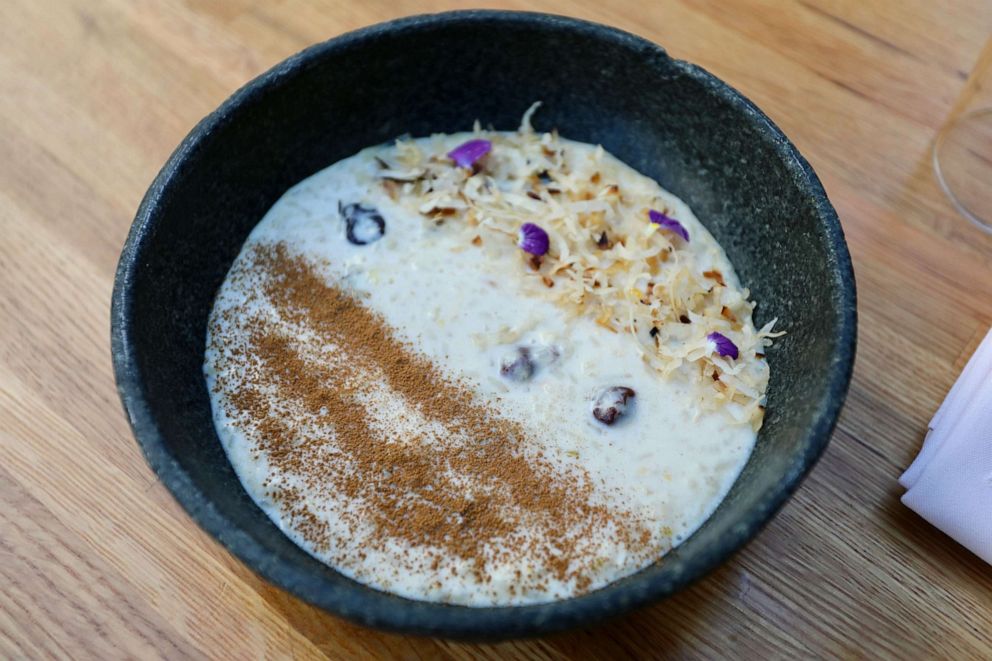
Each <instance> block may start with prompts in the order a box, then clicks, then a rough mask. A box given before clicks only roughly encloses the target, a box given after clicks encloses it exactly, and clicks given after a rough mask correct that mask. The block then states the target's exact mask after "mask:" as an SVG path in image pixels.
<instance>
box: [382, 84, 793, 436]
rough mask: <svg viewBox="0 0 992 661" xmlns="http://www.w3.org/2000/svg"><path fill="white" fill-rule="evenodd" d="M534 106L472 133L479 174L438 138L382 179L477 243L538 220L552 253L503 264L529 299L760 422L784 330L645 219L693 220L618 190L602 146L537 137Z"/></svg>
mask: <svg viewBox="0 0 992 661" xmlns="http://www.w3.org/2000/svg"><path fill="white" fill-rule="evenodd" d="M539 106H540V102H538V103H535V104H533V105H532V106H531V107H530V108H529V109H528V110H527V112H526V113H525V114H524V116H523V118H522V120H521V123H520V128H519V129H518V130H517V131H516V132H515V133H501V132H496V131H484V130H482V129H481V127H480V125H479V123H478V122H476V123H475V126H474V131H473V133H474V135H475V136H478V137H480V138H485V139H486V140H489V141H490V142H491V143H492V150H491V152H490V153H489V155H488V157H487V158H486V161H485V165H484V167H483V168H481V169H479V168H478V167H477V168H476V170H472V169H468V168H464V167H458V166H457V165H455V164H454V163H453V162H452V161H451V159H450V158H448V157H447V156H446V148H445V143H444V142H443V138H444V136H436V140H434V141H432V142H431V143H429V144H431V145H432V150H431V153H423V152H422V151H421V149H420V148H419V147H418V145H417V144H416V143H415V142H413V141H412V140H409V139H400V140H398V141H397V142H396V145H395V148H394V150H393V152H392V155H391V156H390V160H391V161H392V162H385V161H383V162H382V163H380V165H381V166H382V169H381V170H380V171H379V176H380V178H382V179H383V180H384V184H386V183H388V184H390V186H391V187H392V188H391V189H390V190H395V187H396V186H399V189H398V190H399V192H398V198H395V197H394V199H397V202H398V203H399V204H402V205H404V206H406V207H407V208H410V209H414V210H416V211H418V212H419V213H421V214H422V215H424V216H425V217H426V218H427V219H429V220H433V221H434V222H435V223H438V224H440V223H442V222H443V223H450V224H452V225H455V226H459V227H462V228H464V229H465V231H466V232H467V233H468V234H469V238H470V239H472V240H473V241H474V239H475V238H477V237H480V235H481V236H487V235H489V234H491V235H495V236H499V235H502V236H504V237H509V238H510V240H514V241H515V240H516V237H517V235H518V232H519V230H520V227H521V226H522V225H523V224H524V223H535V224H537V225H539V226H540V227H541V228H543V229H544V230H545V231H546V232H547V234H548V238H549V241H550V248H549V250H548V252H547V254H546V255H544V256H543V257H540V258H536V257H533V256H531V255H528V254H526V253H525V252H524V251H518V261H517V263H515V264H508V265H507V268H517V269H520V270H521V271H522V272H524V273H525V274H526V275H527V280H528V282H529V283H530V284H531V285H533V287H532V290H531V292H530V293H532V294H533V295H537V296H544V297H548V298H550V299H552V300H553V301H554V302H555V303H557V304H558V305H560V306H561V307H562V308H564V309H566V310H567V311H569V312H570V313H572V314H574V315H575V316H585V317H588V318H590V319H593V320H594V321H595V322H596V323H597V324H599V325H601V326H603V327H605V328H607V329H609V330H611V331H613V332H623V333H628V334H629V335H630V336H631V337H632V339H633V340H634V341H635V342H637V343H638V347H639V349H640V351H641V354H642V355H643V357H644V360H645V361H646V362H647V363H648V364H649V365H650V366H651V367H652V368H654V369H655V370H657V372H658V373H659V374H660V375H661V376H663V377H671V376H672V375H674V374H676V373H677V374H681V375H683V376H685V377H687V378H688V380H689V381H690V382H691V383H694V384H696V386H697V387H698V397H697V398H696V400H697V401H698V404H699V406H700V409H701V410H707V409H716V408H722V409H724V410H725V411H726V412H727V413H728V414H729V415H730V417H731V418H732V419H733V420H734V421H735V422H738V423H742V424H745V423H749V424H751V425H752V426H753V427H754V428H755V429H757V428H758V427H760V425H761V421H762V418H763V415H764V406H763V404H764V397H765V390H766V387H767V384H768V365H767V363H766V362H765V360H764V353H765V349H766V348H767V347H769V346H770V345H771V343H772V338H775V337H778V336H780V335H782V334H783V333H782V332H773V330H772V329H773V327H774V325H775V323H776V320H772V321H771V322H769V323H767V324H765V326H763V327H762V328H761V329H760V330H757V331H756V330H755V329H754V326H753V324H752V322H751V314H752V311H753V309H754V303H753V302H751V301H750V300H749V299H750V292H749V291H748V290H747V289H742V288H739V287H738V286H737V285H736V282H732V281H731V279H730V278H728V275H729V274H722V273H720V272H719V271H715V270H713V268H712V264H710V262H709V261H708V260H707V259H706V258H707V255H706V253H705V252H700V251H699V249H698V248H697V246H695V244H692V245H690V244H688V243H687V242H685V241H683V240H681V239H678V238H676V237H677V235H675V234H674V233H672V232H664V231H658V230H659V229H660V226H659V225H658V224H657V223H652V222H650V219H649V212H650V210H651V209H656V210H657V211H659V212H660V213H662V214H664V215H665V216H669V217H672V218H677V220H678V221H679V222H682V223H685V222H686V221H687V219H683V218H678V213H677V212H676V211H675V210H674V209H673V208H672V205H671V198H668V197H664V196H662V195H658V189H657V187H656V185H655V184H654V182H652V181H651V180H649V179H647V178H646V177H636V178H635V179H634V180H633V181H631V180H630V177H625V182H624V187H623V188H622V189H621V187H620V186H619V185H618V183H617V182H614V181H610V180H609V174H608V172H607V171H606V170H608V168H606V167H605V164H603V163H601V162H602V161H603V160H604V159H603V157H604V155H605V152H604V151H603V149H602V147H597V149H596V150H595V151H594V152H591V154H582V155H576V154H572V153H569V151H568V149H567V148H566V147H565V146H563V144H562V143H561V142H560V141H559V138H558V134H557V132H556V131H552V132H550V133H537V132H535V131H534V129H533V128H532V126H531V118H532V116H533V114H534V112H536V110H537V109H538V107H539ZM435 143H436V149H435V148H433V147H434V145H435ZM696 231H699V230H696ZM480 243H481V241H478V242H476V245H479V244H480ZM686 322H688V323H686ZM713 332H718V333H720V334H722V335H724V336H726V337H727V338H729V339H730V340H731V341H732V342H733V343H734V344H735V345H736V346H737V347H738V349H739V357H738V358H737V359H736V360H729V359H728V358H725V357H721V356H720V355H718V353H716V352H715V351H714V350H713V344H712V342H710V341H709V340H708V339H707V335H708V334H710V333H713Z"/></svg>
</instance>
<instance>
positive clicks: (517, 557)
mask: <svg viewBox="0 0 992 661" xmlns="http://www.w3.org/2000/svg"><path fill="white" fill-rule="evenodd" d="M535 108H536V105H535V107H534V108H532V109H531V110H530V111H528V113H527V115H525V116H524V120H523V123H522V125H521V127H520V129H519V130H518V131H516V132H496V131H483V130H481V129H480V128H479V126H478V124H477V125H476V127H475V129H474V131H472V132H470V133H463V134H454V135H435V136H431V137H428V138H420V139H400V140H398V141H396V142H395V143H393V144H389V145H383V146H376V147H371V148H369V149H366V150H364V151H361V152H359V153H358V154H355V155H354V156H351V157H350V158H346V159H344V160H342V161H339V162H338V163H335V164H334V165H332V166H330V167H328V168H326V169H325V170H322V171H320V172H318V173H316V174H315V175H313V176H311V177H309V178H308V179H306V180H304V181H302V182H300V183H299V184H297V185H296V186H294V187H293V188H292V189H290V190H289V191H288V192H287V193H286V194H285V195H284V196H283V197H282V198H281V199H280V200H279V201H278V202H277V203H276V204H275V205H274V206H273V207H272V209H271V210H270V211H269V212H268V213H267V214H266V216H265V217H264V218H263V219H262V221H261V222H260V223H259V224H258V225H257V227H256V228H255V229H254V231H253V232H252V233H251V235H250V237H249V238H248V240H247V241H246V243H245V245H244V247H243V249H242V251H241V254H240V255H239V256H238V257H237V259H236V260H235V262H234V264H233V266H232V267H231V270H230V272H229V274H228V276H227V278H226V280H225V281H224V283H223V285H222V287H221V289H220V291H219V293H218V295H217V299H216V302H215V304H214V308H213V311H212V313H211V316H210V321H209V327H208V335H207V349H206V355H205V361H204V373H205V375H206V380H207V385H208V388H209V392H210V397H211V403H212V407H213V415H214V421H215V425H216V428H217V432H218V435H219V437H220V440H221V442H222V444H223V446H224V450H225V452H226V453H227V456H228V457H229V458H230V461H231V464H232V466H233V467H234V470H235V471H236V473H237V474H238V476H239V478H240V479H241V482H242V484H243V485H244V487H245V489H246V490H247V492H248V494H249V495H250V496H251V497H252V498H253V499H254V500H255V502H256V503H257V504H258V506H259V507H261V508H262V510H263V511H265V513H266V514H267V515H268V516H269V517H270V518H271V519H272V520H273V521H274V522H275V523H276V524H277V525H278V526H279V527H280V529H281V530H282V531H283V532H284V533H285V534H286V535H287V536H288V537H289V538H290V539H292V540H293V541H294V542H295V543H296V544H298V545H299V546H300V547H301V548H303V549H304V550H306V551H307V552H309V553H310V554H312V555H313V556H315V557H316V558H318V559H320V560H322V561H323V562H326V563H327V564H329V565H330V566H332V567H333V568H335V569H336V570H338V571H340V572H342V573H343V574H345V575H347V576H350V577H352V578H354V579H355V580H357V581H360V582H362V583H365V584H367V585H369V586H371V587H374V588H377V589H380V590H385V591H389V592H392V593H395V594H398V595H401V596H404V597H408V598H411V599H419V600H428V601H436V602H444V603H450V604H460V605H467V606H509V605H521V604H533V603H541V602H547V601H552V600H557V599H563V598H568V597H572V596H577V595H580V594H583V593H586V592H588V591H590V590H595V589H597V588H600V587H603V586H605V585H607V584H609V583H610V582H613V581H615V580H617V579H619V578H622V577H624V576H627V575H629V574H632V573H634V572H636V571H638V570H639V569H642V568H643V567H645V566H647V565H648V564H650V563H652V562H655V561H658V560H659V558H661V557H662V556H663V555H664V554H665V553H666V552H667V551H668V550H670V549H671V548H673V547H674V546H676V545H678V544H679V543H680V542H682V541H683V540H684V539H686V538H687V537H688V536H689V535H691V534H692V532H693V531H694V530H695V529H696V528H698V527H699V526H700V525H701V524H702V523H703V522H704V521H705V520H706V518H707V517H708V516H709V515H710V514H711V513H712V511H713V510H714V509H715V507H716V506H717V505H718V504H719V502H720V501H721V500H722V498H723V497H724V496H725V494H726V493H727V491H728V489H729V488H730V486H731V484H732V483H733V482H734V480H735V479H736V478H737V476H738V474H739V473H740V470H741V469H742V467H743V466H744V464H745V462H746V461H747V459H748V456H749V455H750V453H751V450H752V448H753V446H754V443H755V439H756V434H757V429H758V428H759V427H760V424H761V420H762V416H763V413H764V408H763V406H762V404H763V401H764V393H765V387H766V384H767V382H768V367H767V364H766V362H765V361H764V351H765V348H766V347H767V346H768V345H770V343H771V340H770V338H771V337H774V335H775V333H773V332H772V324H768V325H767V326H766V327H764V328H762V329H756V328H755V327H754V325H753V323H752V319H751V312H752V309H753V303H752V302H750V301H749V294H748V292H747V290H746V289H742V288H741V286H740V284H739V282H738V279H737V276H736V274H735V273H734V269H733V267H732V266H731V264H730V262H729V261H728V259H727V256H726V255H725V254H724V252H723V250H722V249H721V248H720V246H719V245H718V244H717V242H716V241H715V240H714V239H713V237H712V236H711V235H710V234H709V233H708V232H707V231H706V229H705V228H704V227H703V226H702V225H701V224H700V223H699V222H698V221H697V219H696V218H695V216H694V215H693V214H692V211H691V210H690V209H689V208H688V207H687V206H686V205H685V204H683V203H682V202H681V201H680V200H679V199H677V198H676V197H674V196H673V195H671V194H670V193H668V192H666V191H665V190H663V189H662V188H661V187H660V186H659V185H658V184H657V183H655V182H654V181H652V180H650V179H648V178H646V177H644V176H643V175H641V174H639V173H637V172H636V171H634V170H633V169H631V168H630V167H628V166H626V165H625V164H623V163H622V162H620V161H619V160H617V159H616V158H614V157H613V156H611V155H610V154H608V153H606V152H605V151H604V150H603V149H602V148H601V147H597V146H594V145H588V144H583V143H578V142H573V141H570V140H566V139H564V138H562V137H559V136H558V135H557V134H556V133H543V134H542V133H538V132H536V131H534V130H533V129H532V128H531V125H530V114H531V113H532V112H533V111H534V109H535ZM773 323H774V322H773Z"/></svg>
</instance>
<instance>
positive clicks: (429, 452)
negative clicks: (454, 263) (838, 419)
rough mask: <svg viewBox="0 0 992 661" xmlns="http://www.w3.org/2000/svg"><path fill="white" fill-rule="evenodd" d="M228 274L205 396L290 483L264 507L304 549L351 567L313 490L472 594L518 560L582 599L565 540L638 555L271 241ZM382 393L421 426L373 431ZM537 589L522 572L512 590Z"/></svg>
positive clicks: (602, 515) (539, 460)
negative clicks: (428, 557)
mask: <svg viewBox="0 0 992 661" xmlns="http://www.w3.org/2000/svg"><path fill="white" fill-rule="evenodd" d="M241 261H242V260H239V263H241ZM238 268H241V269H242V271H241V272H238V271H237V269H238ZM229 277H231V278H242V279H244V281H245V284H246V285H247V286H246V287H245V289H246V291H249V292H250V293H249V297H248V300H247V301H246V303H245V304H243V305H242V306H237V307H235V308H229V309H228V310H226V311H225V314H224V316H223V317H222V320H223V322H224V323H220V321H218V322H215V323H214V324H213V325H212V327H211V337H212V339H213V342H215V343H216V344H217V345H218V347H220V348H223V349H224V350H225V353H224V356H225V357H224V358H223V359H222V361H221V364H220V365H219V370H218V372H219V375H218V380H217V387H218V388H219V389H220V390H221V391H222V392H224V393H226V394H227V395H228V397H227V401H228V405H229V409H230V410H229V413H230V414H231V415H232V417H233V418H235V419H237V420H239V421H240V424H241V425H242V427H243V428H244V429H245V430H246V433H248V434H249V436H250V438H252V439H253V440H254V441H255V443H256V444H257V447H258V450H259V451H260V452H263V453H264V454H265V455H266V456H267V458H268V460H269V462H270V465H271V466H272V468H273V471H274V472H275V473H280V474H286V475H292V476H293V477H294V478H295V481H290V482H286V481H281V482H280V484H278V485H273V486H271V488H270V490H269V495H270V497H272V498H274V499H275V500H277V501H278V502H279V503H280V506H281V508H282V510H283V511H284V512H285V513H287V514H288V516H289V517H290V518H291V519H292V525H293V527H294V528H295V529H296V530H298V531H299V532H300V533H301V534H302V535H303V536H304V537H305V539H306V540H307V541H308V542H309V543H310V544H312V545H313V546H314V547H315V548H316V549H317V550H318V552H324V551H328V552H330V553H331V554H332V558H333V560H334V561H335V562H337V563H345V564H348V563H351V564H354V563H355V560H356V559H355V558H351V557H348V556H347V554H346V553H344V552H341V551H339V549H340V547H341V545H340V544H339V543H338V542H339V541H340V540H336V539H334V537H333V534H332V533H331V531H330V529H329V527H328V526H327V525H326V522H325V521H324V520H323V519H322V518H321V517H319V516H317V515H316V514H315V513H314V512H313V511H311V509H310V504H309V503H312V502H314V501H313V499H309V498H307V496H308V495H312V494H314V493H316V494H318V495H319V496H320V497H326V498H329V499H335V498H337V499H341V498H343V499H344V500H345V501H347V502H349V503H351V504H354V505H358V507H357V509H356V508H350V509H349V508H344V509H342V510H341V511H340V512H338V513H337V514H338V516H340V517H343V518H344V519H345V520H346V521H347V522H348V523H349V525H351V526H353V528H355V529H358V528H359V527H360V526H371V527H372V529H373V531H374V532H373V534H372V535H371V536H370V538H369V540H368V542H367V543H368V545H369V547H370V548H380V549H381V548H384V547H385V545H387V544H395V543H397V542H399V543H402V544H405V545H408V546H409V547H417V548H422V549H430V550H431V553H432V554H433V555H432V557H433V562H432V565H431V567H430V568H431V569H434V570H436V569H437V568H438V567H439V566H441V564H442V563H443V562H444V561H445V559H446V558H449V557H457V558H461V559H464V560H468V561H469V563H470V566H471V567H472V569H471V571H472V573H473V574H474V577H475V579H476V580H477V581H479V582H480V583H486V582H488V581H489V580H491V575H490V570H491V568H492V567H493V566H495V564H498V563H500V562H503V561H505V560H507V559H508V558H510V557H511V556H514V555H517V556H519V555H520V554H524V555H526V556H528V557H533V558H534V561H535V563H537V564H538V565H539V566H543V568H544V570H545V571H546V572H548V573H550V574H551V575H552V576H555V577H556V578H558V579H559V580H563V581H568V580H574V581H575V585H576V586H577V588H578V590H579V591H580V592H581V591H582V590H584V589H585V588H586V587H588V585H589V583H590V578H589V574H590V571H591V570H593V569H594V568H595V566H596V562H598V560H597V559H596V558H591V557H582V556H581V554H580V552H579V551H578V550H577V549H576V540H581V539H583V538H588V536H593V535H604V534H610V535H613V536H615V538H616V541H618V542H620V543H622V544H624V545H625V546H626V547H627V548H629V549H630V550H631V551H632V552H636V551H637V550H643V549H644V547H645V546H646V545H647V544H648V542H649V540H650V538H651V535H650V533H649V532H648V531H647V530H646V529H645V528H644V527H643V526H640V525H639V524H638V523H637V520H638V519H637V517H636V516H634V515H633V514H632V513H630V512H623V511H618V510H616V509H615V508H610V507H607V506H606V505H603V504H600V503H599V502H597V501H596V500H595V499H594V498H593V485H592V483H591V481H590V479H589V476H588V474H587V473H585V472H584V471H582V470H580V469H575V470H564V469H563V468H562V467H561V466H560V465H556V464H555V463H554V462H552V461H550V460H549V459H548V458H547V457H546V456H545V454H544V453H543V452H542V450H541V449H540V446H539V445H538V444H537V443H535V442H533V440H532V439H530V438H528V435H527V431H526V430H525V429H524V428H523V427H522V426H521V425H520V424H518V423H516V422H514V421H512V420H508V419H506V418H505V417H502V416H500V415H499V413H498V411H497V406H495V405H493V404H488V405H487V404H486V403H481V402H478V401H476V398H475V395H474V393H473V391H472V389H471V387H470V386H469V385H468V384H465V383H461V382H458V381H457V380H455V379H452V378H450V377H449V376H446V375H445V374H443V373H442V372H441V371H440V370H439V369H438V368H437V367H436V366H435V365H434V364H432V363H431V361H430V360H428V359H427V358H426V357H424V356H422V355H421V354H419V353H418V352H417V351H416V350H415V349H414V348H413V347H412V346H409V345H407V344H405V343H404V342H402V341H400V340H399V339H398V338H397V337H396V334H395V333H394V332H393V331H392V329H391V328H390V327H389V326H388V325H387V324H386V323H385V322H384V321H383V320H382V319H381V318H380V317H379V316H377V315H376V314H375V313H373V312H372V311H370V310H369V309H368V308H366V307H365V306H363V305H362V304H361V302H360V301H358V300H357V299H356V298H354V297H353V296H352V295H350V294H348V293H346V292H344V291H342V290H341V289H339V288H337V287H334V286H331V285H329V284H328V283H327V282H326V281H325V280H324V278H323V277H322V276H321V274H320V273H319V268H318V266H317V265H315V264H312V263H310V262H308V261H307V260H305V259H303V258H301V257H299V256H297V255H294V254H293V253H291V252H290V250H289V249H287V248H286V247H285V246H283V245H281V244H280V245H274V246H259V247H257V248H256V249H255V253H254V255H253V256H252V259H250V260H244V264H243V265H241V266H240V267H239V266H236V267H235V271H233V272H232V274H231V275H230V276H229ZM260 302H262V303H264V304H267V305H269V306H270V308H272V309H274V310H275V311H277V313H278V317H277V318H274V317H273V316H272V315H267V314H263V313H261V312H259V310H262V309H264V305H263V306H259V305H258V304H259V303H260ZM383 389H385V391H387V392H391V393H394V396H395V398H396V406H407V407H409V408H410V409H411V410H412V411H415V412H416V414H417V415H419V416H422V417H423V418H424V419H426V420H428V421H430V422H431V423H432V425H434V427H433V428H416V427H414V428H410V427H409V426H400V427H396V426H394V427H389V426H386V427H383V423H382V421H383V420H385V419H387V418H388V416H387V415H385V414H384V413H383V411H382V410H380V409H377V408H375V407H370V406H369V404H368V402H369V401H376V397H377V396H378V394H381V392H383ZM393 413H394V412H393ZM391 414H392V413H391ZM326 429H333V434H328V433H326V432H322V431H321V430H326ZM432 429H434V430H432ZM437 429H440V430H442V431H441V432H437V431H436V430H437ZM417 569H418V568H417V567H410V568H409V571H416V570H417ZM542 580H543V579H541V578H540V576H536V577H525V576H521V577H520V587H521V589H531V590H535V589H541V588H542V587H545V586H544V585H543V583H542Z"/></svg>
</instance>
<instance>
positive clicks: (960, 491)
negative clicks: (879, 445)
mask: <svg viewBox="0 0 992 661" xmlns="http://www.w3.org/2000/svg"><path fill="white" fill-rule="evenodd" d="M899 483H900V484H901V485H903V486H904V487H906V488H907V489H908V491H907V492H906V493H905V494H903V497H902V502H903V503H904V504H906V505H907V506H908V507H909V508H911V509H912V510H914V511H915V512H916V513H917V514H919V515H920V516H922V517H923V518H924V519H926V520H927V521H929V522H930V523H932V524H933V525H935V526H937V527H938V528H940V529H941V530H943V531H944V532H945V533H947V534H948V535H950V536H951V537H953V538H954V539H955V540H957V541H958V542H960V543H961V544H962V545H963V546H965V548H968V549H969V550H971V551H972V552H974V553H975V554H976V555H978V557H979V558H982V559H983V560H985V561H986V562H988V563H990V564H992V329H990V330H989V333H988V334H987V335H986V336H985V339H984V340H983V341H982V343H981V345H979V347H978V351H976V352H975V355H973V356H972V357H971V360H969V361H968V364H967V365H966V366H965V368H964V371H963V372H961V376H959V377H958V380H957V381H956V382H955V383H954V386H953V387H952V388H951V392H950V393H948V395H947V399H945V400H944V403H943V404H941V405H940V408H939V409H937V413H936V414H934V416H933V419H932V420H931V421H930V431H929V432H928V433H927V437H926V439H924V441H923V448H922V449H921V450H920V454H919V455H917V457H916V460H915V461H914V462H913V463H912V465H910V467H909V468H908V469H907V470H906V472H905V473H903V474H902V477H900V478H899Z"/></svg>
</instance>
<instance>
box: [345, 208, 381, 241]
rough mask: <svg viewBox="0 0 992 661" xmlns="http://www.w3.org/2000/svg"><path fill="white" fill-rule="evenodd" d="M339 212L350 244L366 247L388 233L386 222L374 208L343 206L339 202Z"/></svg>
mask: <svg viewBox="0 0 992 661" xmlns="http://www.w3.org/2000/svg"><path fill="white" fill-rule="evenodd" d="M338 212H339V213H340V214H341V218H343V219H344V222H345V236H346V237H347V238H348V242H349V243H353V244H355V245H356V246H364V245H368V244H370V243H375V242H376V241H378V240H379V239H381V238H382V236H383V234H385V233H386V221H385V220H384V219H383V217H382V215H381V214H380V213H379V212H378V211H376V210H375V209H373V208H370V207H363V206H362V205H360V204H347V205H342V204H341V203H340V202H338Z"/></svg>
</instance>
